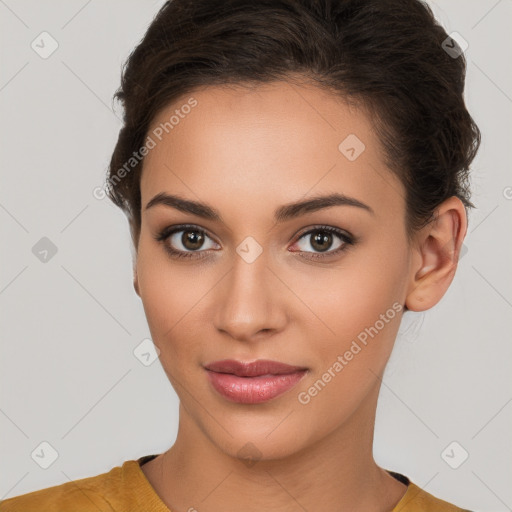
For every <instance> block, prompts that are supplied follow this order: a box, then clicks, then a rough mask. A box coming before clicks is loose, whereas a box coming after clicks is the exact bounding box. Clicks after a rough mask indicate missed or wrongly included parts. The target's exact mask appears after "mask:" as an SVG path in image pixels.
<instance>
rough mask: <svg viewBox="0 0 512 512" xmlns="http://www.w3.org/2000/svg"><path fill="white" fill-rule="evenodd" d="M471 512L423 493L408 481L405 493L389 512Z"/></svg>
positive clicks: (425, 492)
mask: <svg viewBox="0 0 512 512" xmlns="http://www.w3.org/2000/svg"><path fill="white" fill-rule="evenodd" d="M399 511H400V512H471V511H470V510H467V509H464V508H460V507H458V506H456V505H454V504H453V503H449V502H447V501H444V500H442V499H440V498H437V497H436V496H434V495H432V494H430V493H428V492H427V491H424V490H423V489H421V488H420V487H418V486H417V485H416V484H414V483H413V482H410V481H409V485H408V487H407V491H406V493H405V494H404V496H403V497H402V499H401V500H400V501H399V502H398V503H397V505H396V506H395V508H394V509H393V510H392V511H391V512H399Z"/></svg>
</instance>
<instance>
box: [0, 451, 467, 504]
mask: <svg viewBox="0 0 512 512" xmlns="http://www.w3.org/2000/svg"><path fill="white" fill-rule="evenodd" d="M154 457H156V455H145V456H144V457H140V458H139V459H137V460H127V461H125V462H124V463H123V465H122V466H116V467H114V468H112V469H111V470H110V471H108V472H107V473H102V474H100V475H97V476H92V477H88V478H82V479H79V480H73V481H71V482H65V483H63V484H60V485H56V486H53V487H48V488H46V489H40V490H38V491H33V492H29V493H27V494H22V495H21V496H15V497H14V498H8V499H5V500H3V501H0V512H132V511H133V512H171V511H170V510H169V508H168V507H167V506H166V505H165V503H164V502H163V501H162V500H161V499H160V497H159V496H158V494H157V493H156V492H155V490H154V489H153V487H152V486H151V484H150V483H149V480H148V479H147V478H146V475H144V473H143V472H142V469H141V467H140V465H141V464H144V462H148V461H149V460H151V459H153V458H154ZM389 472H390V473H391V474H392V475H393V476H394V477H395V478H397V479H398V480H400V481H401V482H403V483H405V484H406V485H408V489H407V491H406V493H405V495H404V496H403V497H402V499H401V500H400V502H399V503H398V504H397V505H396V506H395V508H394V509H393V510H391V511H390V512H470V511H467V510H464V509H461V508H459V507H456V506H455V505H451V504H450V503H447V502H446V501H442V500H440V499H438V498H436V497H434V496H432V495H431V494H429V493H427V492H425V491H423V490H422V489H420V488H419V487H418V486H416V485H415V484H414V483H412V482H411V481H410V480H409V479H408V478H407V477H405V476H403V475H401V474H399V473H395V472H393V471H389Z"/></svg>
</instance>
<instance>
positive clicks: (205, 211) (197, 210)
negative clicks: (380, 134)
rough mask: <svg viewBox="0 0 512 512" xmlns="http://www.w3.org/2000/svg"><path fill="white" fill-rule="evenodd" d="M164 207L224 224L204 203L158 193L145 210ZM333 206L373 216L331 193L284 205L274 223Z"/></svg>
mask: <svg viewBox="0 0 512 512" xmlns="http://www.w3.org/2000/svg"><path fill="white" fill-rule="evenodd" d="M159 204H160V205H164V206H168V207H170V208H174V209H176V210H179V211H182V212H185V213H191V214H193V215H197V216H198V217H202V218H204V219H208V220H212V221H219V222H224V221H223V220H222V216H221V215H220V213H219V212H218V211H217V210H216V209H215V208H212V207H211V206H209V205H208V204H206V203H201V202H198V201H191V200H189V199H184V198H182V197H179V196H176V195H172V194H167V193H165V192H160V193H159V194H157V195H156V196H154V197H153V199H151V200H150V201H149V202H148V204H147V205H146V208H145V209H146V210H149V209H150V208H152V207H154V206H156V205H159ZM333 206H355V207H357V208H361V209H363V210H366V211H367V212H369V213H371V214H372V215H375V212H374V211H373V210H372V208H370V206H368V205H367V204H365V203H363V202H361V201H359V200H358V199H355V198H353V197H349V196H346V195H344V194H339V193H333V194H329V195H325V196H318V197H313V198H311V199H306V200H304V201H297V202H294V203H289V204H285V205H283V206H280V207H279V208H277V209H276V210H275V212H274V219H275V221H276V222H284V221H287V220H290V219H293V218H296V217H300V216H301V215H305V214H306V213H311V212H315V211H318V210H323V209H324V208H331V207H333Z"/></svg>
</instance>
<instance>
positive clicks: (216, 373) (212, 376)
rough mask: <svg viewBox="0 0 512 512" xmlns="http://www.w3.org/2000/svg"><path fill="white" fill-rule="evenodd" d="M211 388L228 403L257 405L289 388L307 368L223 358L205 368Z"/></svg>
mask: <svg viewBox="0 0 512 512" xmlns="http://www.w3.org/2000/svg"><path fill="white" fill-rule="evenodd" d="M205 370H206V371H207V374H208V380H209V382H210V384H211V385H212V387H213V389H214V390H215V391H216V392H217V393H219V395H221V396H222V397H224V398H225V399H226V400H229V401H230V402H237V403H240V404H259V403H262V402H267V401H269V400H272V399H273V398H276V397H277V396H279V395H282V394H283V393H286V392H287V391H289V390H290V389H291V388H293V387H294V386H295V385H296V384H298V382H300V381H301V380H302V378H303V377H304V376H305V375H306V373H307V371H308V369H307V368H304V367H301V366H291V365H289V364H285V363H280V362H277V361H269V360H263V359H260V360H257V361H253V362H250V363H245V362H242V361H235V360H232V359H224V360H222V361H215V362H213V363H209V364H207V365H205Z"/></svg>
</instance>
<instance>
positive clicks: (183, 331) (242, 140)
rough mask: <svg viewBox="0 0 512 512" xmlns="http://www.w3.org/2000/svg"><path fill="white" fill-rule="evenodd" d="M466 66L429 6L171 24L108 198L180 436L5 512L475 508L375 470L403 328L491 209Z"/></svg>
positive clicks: (136, 92)
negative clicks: (472, 188) (125, 236)
mask: <svg viewBox="0 0 512 512" xmlns="http://www.w3.org/2000/svg"><path fill="white" fill-rule="evenodd" d="M447 48H449V49H450V50H451V51H447ZM458 48H459V47H458V45H457V43H456V42H455V41H453V40H452V39H450V38H449V37H448V35H447V34H446V32H445V31H444V29H443V28H442V27H441V26H439V25H438V24H437V22H436V21H435V19H434V17H433V15H432V12H431V11H430V9H429V8H428V7H427V6H426V5H424V4H423V3H421V2H420V1H418V0H336V1H329V0H316V1H314V0H271V1H270V0H268V1H264V0H258V1H254V0H237V1H229V0H216V1H212V0H195V1H193V2H191V1H189V0H174V1H171V2H167V3H166V4H165V5H164V6H163V7H162V9H161V10H160V11H159V13H158V15H157V16H156V18H155V19H154V21H153V22H152V24H151V25H150V27H149V29H148V31H147V33H146V35H145V37H144V39H143V40H142V41H141V43H140V44H139V45H138V46H137V48H135V50H134V51H133V53H132V54H131V55H130V57H129V59H128V62H127V65H126V67H125V69H124V72H123V76H122V85H121V88H120V89H119V91H118V92H117V93H116V96H117V98H118V99H120V100H121V101H122V102H123V106H124V108H125V117H124V125H123V127H122V129H121V132H120V134H119V139H118V142H117V145H116V147H115V149H114V153H113V156H112V160H111V164H110V169H109V176H108V179H107V183H106V185H107V191H108V195H109V197H110V198H111V199H112V200H113V201H114V203H115V204H116V205H118V206H119V207H121V208H122V209H123V211H124V212H125V213H126V215H127V217H128V220H129V223H130V229H131V234H132V239H133V243H134V248H135V254H136V259H135V265H134V288H135V291H136V293H137V294H138V295H139V296H140V298H141V299H142V303H143V307H144V311H145V314H146V317H147V319H148V325H149V328H150V331H151V334H152V339H153V342H154V344H155V346H156V347H157V349H158V352H159V357H160V361H161V363H162V366H163V368H164V371H165V372H166V374H167V376H168V378H169V380H170V382H171V384H172V385H173V387H174V389H175V391H176V393H177V395H178V397H179V399H180V407H179V430H178V435H177V438H176V441H175V443H174V444H173V445H172V446H171V448H169V450H167V451H166V452H164V453H162V454H158V455H156V454H155V455H148V456H145V457H142V458H140V459H138V460H128V461H126V462H125V463H124V464H123V465H122V466H117V467H115V468H113V469H112V470H111V471H110V472H108V473H104V474H101V475H97V476H93V477H89V478H85V479H82V480H76V481H74V482H68V483H64V484H62V485H58V486H55V487H51V488H47V489H43V490H39V491H35V492H32V493H29V494H26V495H23V496H18V497H15V498H12V499H8V500H5V501H3V502H2V503H1V504H0V510H1V511H5V512H7V511H14V510H16V511H22V510H23V511H24V512H28V511H30V510H38V511H44V510H48V511H49V510H52V511H57V510H74V511H78V510H80V511H82V510H83V511H86V510H87V511H89V510H91V511H92V510H102V511H103V510H116V511H117V510H119V511H121V510H145V511H152V512H157V511H158V512H166V511H169V510H171V511H174V512H177V511H186V510H188V511H192V510H199V511H201V510H205V511H212V512H216V511H220V510H223V511H225V510H245V511H250V510H254V511H256V510H276V511H293V510H300V509H302V510H309V511H314V510H323V511H349V510H350V511H365V512H368V511H375V512H389V511H393V512H398V511H401V512H413V511H436V512H448V511H461V510H462V509H461V508H459V507H457V506H455V505H453V504H450V503H447V502H446V501H443V500H441V499H439V498H438V497H435V496H433V495H431V494H429V493H428V492H426V491H424V490H422V489H421V488H420V487H419V486H417V485H415V484H414V483H413V482H412V481H410V479H409V478H408V477H407V476H405V475H402V474H398V473H396V472H393V471H391V470H388V469H385V468H381V467H379V466H378V465H377V464H376V463H375V461H374V458H373V454H372V444H373V433H374V422H375V412H376V406H377V399H378V394H379V389H380V384H381V378H382V375H383V372H384V369H385V367H386V363H387V361H388V359H389V357H390V355H391V351H392V348H393V344H394V341H395V338H396V335H397V332H398V329H399V326H400V322H401V319H402V316H403V314H404V313H405V312H406V311H408V310H410V311H425V310H428V309H430V308H432V307H433V306H434V305H435V304H437V303H438V302H439V301H440V299H441V298H442V297H443V295H444V294H445V293H446V291H447V289H448V287H449V286H450V283H451V282H452V279H453V277H454V273H455V271H456V268H457V261H458V257H459V252H460V250H461V246H462V242H463V240H464V237H465V234H466V230H467V211H466V209H467V208H469V207H472V206H473V205H472V203H471V202H470V200H469V189H468V171H469V165H470V163H471V161H472V160H473V158H474V156H475V154H476V151H477V149H478V146H479V142H480V133H479V130H478V128H477V126H476V125H475V123H474V121H473V120H472V118H471V116H470V115H469V113H468V112H467V109H466V107H465V104H464V99H463V90H464V75H465V61H464V57H463V54H462V53H461V52H457V51H454V49H458ZM148 428H150V427H148Z"/></svg>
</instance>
